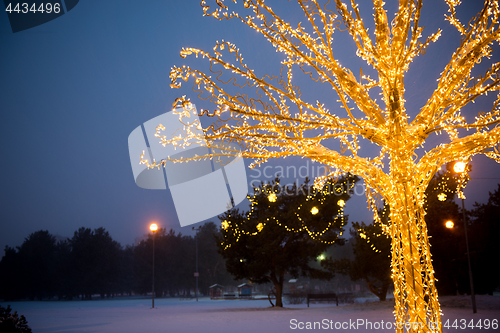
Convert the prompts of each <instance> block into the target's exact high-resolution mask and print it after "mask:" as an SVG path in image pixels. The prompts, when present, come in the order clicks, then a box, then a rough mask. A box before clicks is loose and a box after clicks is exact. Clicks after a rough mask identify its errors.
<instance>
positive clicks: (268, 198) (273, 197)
mask: <svg viewBox="0 0 500 333" xmlns="http://www.w3.org/2000/svg"><path fill="white" fill-rule="evenodd" d="M276 199H277V197H276V193H271V194H269V195H268V196H267V200H269V202H276Z"/></svg>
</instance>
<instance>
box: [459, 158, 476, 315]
mask: <svg viewBox="0 0 500 333" xmlns="http://www.w3.org/2000/svg"><path fill="white" fill-rule="evenodd" d="M453 170H454V171H455V172H456V173H458V174H461V175H465V173H466V172H467V164H466V163H465V162H461V161H459V162H456V163H455V165H454V166H453ZM457 193H458V197H459V198H460V199H462V212H463V220H464V231H465V246H466V249H467V262H468V264H469V282H470V295H471V298H472V313H476V312H477V308H476V295H475V294H474V282H473V280H472V269H471V265H470V252H469V240H468V238H467V221H466V220H465V203H464V202H465V195H464V193H463V192H462V191H461V190H459V191H458V192H457Z"/></svg>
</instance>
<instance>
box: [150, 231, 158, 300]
mask: <svg viewBox="0 0 500 333" xmlns="http://www.w3.org/2000/svg"><path fill="white" fill-rule="evenodd" d="M149 229H150V230H151V231H152V232H153V293H152V302H153V303H152V309H154V308H155V232H156V230H158V226H157V225H156V223H153V224H151V225H150V226H149Z"/></svg>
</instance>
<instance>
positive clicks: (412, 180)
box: [141, 0, 500, 332]
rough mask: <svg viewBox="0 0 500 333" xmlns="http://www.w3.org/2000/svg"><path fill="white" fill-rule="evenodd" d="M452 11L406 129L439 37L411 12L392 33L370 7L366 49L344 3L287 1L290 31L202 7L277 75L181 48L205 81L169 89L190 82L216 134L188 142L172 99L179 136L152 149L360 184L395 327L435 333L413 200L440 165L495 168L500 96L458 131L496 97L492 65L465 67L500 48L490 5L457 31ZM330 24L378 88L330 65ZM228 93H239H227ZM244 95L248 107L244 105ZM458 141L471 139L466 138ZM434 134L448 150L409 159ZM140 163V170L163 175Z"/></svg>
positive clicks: (433, 295)
mask: <svg viewBox="0 0 500 333" xmlns="http://www.w3.org/2000/svg"><path fill="white" fill-rule="evenodd" d="M233 2H235V1H234V0H233ZM459 2H460V1H456V0H455V1H454V0H447V1H446V3H447V4H448V6H449V14H448V15H447V16H446V18H447V20H448V21H449V22H450V23H451V24H452V25H453V26H454V27H456V29H457V30H458V31H459V32H460V33H461V34H462V36H463V37H462V41H461V44H460V46H459V47H458V49H457V50H456V51H455V52H454V53H453V55H452V57H451V59H450V61H449V62H448V64H447V65H446V67H445V68H444V70H443V71H442V73H441V76H440V78H439V80H438V82H437V87H436V89H435V90H434V92H433V93H432V95H431V96H430V98H429V99H428V100H427V103H426V104H425V105H424V106H423V107H422V108H421V109H420V111H419V112H418V114H417V115H416V116H415V117H414V118H413V120H411V121H410V119H409V116H408V114H407V113H406V109H405V99H404V93H405V85H404V80H403V79H404V75H405V73H406V72H407V71H408V69H409V66H410V64H411V63H412V61H413V60H414V58H415V57H416V56H418V55H419V54H421V53H424V52H425V50H426V48H427V47H428V46H429V44H430V43H431V42H434V41H436V40H437V39H438V38H439V36H440V34H441V30H438V31H437V32H435V33H434V34H432V35H430V36H429V37H427V39H425V40H421V33H422V30H423V28H422V27H421V26H419V22H420V21H419V20H420V13H421V8H422V0H413V1H411V0H406V1H405V0H400V1H399V9H398V11H397V13H396V14H395V17H394V19H393V20H392V22H390V21H389V20H388V17H387V14H386V10H385V9H384V2H383V1H381V0H373V6H374V13H375V15H374V20H375V31H374V38H372V37H370V35H369V34H368V31H367V28H366V27H365V25H364V23H363V20H362V18H361V13H360V11H359V9H358V6H357V5H356V3H355V1H354V0H351V3H350V7H348V6H347V5H346V4H344V3H342V2H341V1H340V0H335V5H336V10H337V12H338V15H337V14H335V13H334V12H333V11H331V10H329V9H327V5H328V4H325V5H320V4H319V3H318V1H317V0H309V1H306V0H298V3H299V5H300V7H301V8H302V10H303V12H304V14H305V17H306V19H307V24H308V27H307V29H306V27H305V25H304V26H303V25H302V24H299V25H298V26H297V27H292V25H291V24H289V23H287V22H285V21H284V20H283V19H281V18H280V17H279V16H278V15H277V14H276V13H275V12H274V11H273V10H272V9H271V8H270V7H269V6H267V5H266V4H265V3H264V1H261V0H246V1H244V7H245V10H247V11H250V12H251V13H249V14H248V15H245V16H240V15H239V14H238V13H235V12H232V11H230V9H229V8H228V5H226V4H225V3H224V2H223V0H217V1H216V4H214V5H213V6H210V5H207V4H206V2H205V1H202V6H203V11H204V13H205V15H207V16H212V17H214V18H216V19H218V20H225V19H234V20H240V21H241V22H242V23H243V24H246V25H248V26H249V27H251V28H253V29H255V30H256V31H257V32H259V33H260V34H262V35H263V36H264V37H265V38H266V39H267V40H268V41H269V42H270V43H271V44H272V45H273V46H274V47H275V48H276V50H277V51H279V52H281V53H282V54H283V55H284V58H285V59H284V60H283V61H282V65H283V67H282V70H281V73H280V75H279V76H270V75H265V76H262V77H261V76H257V75H256V73H255V71H253V70H252V69H250V68H249V67H248V66H247V65H246V64H245V63H244V62H243V57H242V56H241V54H240V51H239V49H238V48H237V47H236V46H235V45H234V44H232V43H230V42H227V41H222V42H217V43H216V45H215V47H214V48H213V52H212V53H209V52H205V51H203V50H199V49H195V48H185V49H183V50H182V51H181V56H182V57H186V56H189V55H195V56H196V57H199V56H201V57H203V58H206V59H208V61H209V63H210V71H211V72H212V73H213V74H216V76H215V77H211V76H209V75H207V74H205V73H203V72H202V71H199V70H196V69H193V68H190V67H187V66H183V67H174V68H173V69H172V71H171V73H170V78H171V81H172V83H171V86H172V87H174V88H178V87H180V86H181V84H182V82H183V81H188V80H194V90H195V91H196V92H198V93H199V97H201V98H203V99H208V100H210V101H211V102H213V103H215V104H216V105H217V108H216V109H215V111H213V112H210V111H206V110H205V111H201V112H200V115H205V116H209V117H213V119H214V120H215V122H214V123H213V124H212V125H211V126H210V127H208V128H206V129H203V132H204V135H203V136H200V135H197V134H195V133H196V131H194V130H192V129H194V128H201V126H200V124H199V123H197V122H191V123H189V121H187V117H189V112H188V110H189V108H190V105H191V104H190V102H189V100H187V99H186V98H184V97H183V98H179V99H178V100H176V102H175V103H174V108H179V107H180V108H181V109H180V110H181V111H180V112H178V113H179V117H180V120H181V121H182V122H183V123H184V124H185V131H184V133H183V134H182V135H179V136H175V137H172V138H167V137H162V136H161V133H160V132H161V128H159V129H158V133H157V136H158V137H159V138H161V140H162V143H163V144H164V145H176V146H180V147H185V146H187V145H190V144H192V143H198V144H200V145H202V146H205V147H209V148H213V149H214V150H212V154H210V155H205V156H195V157H193V158H190V159H189V160H196V159H204V158H217V157H218V156H224V155H238V156H242V157H246V158H250V159H252V160H253V164H252V165H251V166H252V167H253V166H256V165H260V164H261V163H263V162H266V161H267V160H269V159H271V158H276V157H283V158H285V157H288V156H301V157H307V158H309V159H311V160H313V161H317V162H320V163H323V164H324V165H326V166H328V167H329V168H330V169H329V172H327V173H326V174H325V175H324V176H322V177H318V178H317V179H315V184H316V185H317V186H318V188H321V186H322V184H323V182H324V181H326V180H327V179H328V178H331V177H335V176H338V175H339V173H340V172H348V173H351V174H354V175H358V176H360V177H362V178H363V179H364V181H365V184H366V185H367V191H366V195H367V198H368V202H369V205H370V207H371V208H372V210H373V212H374V218H375V220H379V217H378V215H377V203H378V202H380V200H381V199H384V200H385V202H386V203H387V204H388V205H389V206H390V220H391V221H392V223H391V224H390V225H386V224H384V223H382V222H381V221H380V223H381V224H382V227H383V231H384V232H385V233H386V234H387V235H389V236H390V237H391V239H392V263H391V264H392V279H393V281H394V287H395V292H394V294H395V298H396V300H395V301H396V305H395V317H396V321H397V322H411V323H420V324H421V325H420V328H419V329H418V331H422V332H423V331H426V332H427V331H441V319H440V315H441V310H440V306H439V303H438V295H437V291H436V288H435V279H434V269H433V267H432V262H431V254H430V248H429V242H428V237H427V229H426V225H425V222H424V215H425V210H424V208H423V206H424V197H425V196H424V192H425V190H426V188H427V186H428V184H429V182H430V180H431V179H432V177H433V175H434V174H435V173H436V171H437V170H438V169H439V168H440V167H441V166H442V165H443V164H445V163H448V162H451V161H454V160H466V159H469V158H470V157H471V156H473V155H475V154H484V155H486V156H488V157H490V158H493V159H495V160H496V161H497V162H499V161H500V154H499V151H498V147H497V146H498V143H499V141H500V127H499V126H498V123H499V122H500V117H499V115H500V108H499V103H500V95H498V96H497V98H496V100H495V101H494V102H493V107H492V108H491V110H489V111H486V112H481V113H479V114H478V116H477V117H476V118H475V120H474V122H470V123H468V122H466V120H465V118H464V117H463V116H462V115H461V109H462V108H463V107H464V106H465V105H467V104H469V103H471V102H473V101H474V100H475V99H476V98H477V97H479V96H481V95H484V94H486V93H488V92H497V93H498V91H499V87H500V77H499V75H498V70H499V68H500V63H498V62H497V63H493V64H491V66H490V67H489V68H488V69H487V70H486V71H485V72H484V73H483V75H482V76H478V77H474V76H473V74H472V69H473V68H474V65H475V64H476V63H478V62H480V61H481V60H482V59H484V58H490V57H491V56H492V52H493V51H492V48H491V45H492V44H493V42H498V41H500V30H499V15H500V10H499V3H498V1H493V0H492V1H489V0H487V1H485V4H484V9H483V10H482V11H481V12H480V13H479V14H478V15H477V16H476V17H475V18H473V19H472V20H471V22H470V24H468V25H464V24H462V23H461V22H460V21H459V20H458V18H457V15H456V8H455V7H456V6H457V5H458V3H459ZM341 23H343V24H344V25H345V26H346V27H347V31H348V33H349V34H350V35H351V36H352V39H353V40H354V42H355V43H356V46H357V55H358V56H359V57H361V58H362V59H364V60H366V62H367V63H368V64H369V65H370V66H371V67H373V69H374V70H375V71H376V72H377V73H378V77H377V78H373V79H372V78H370V77H369V76H367V75H363V74H362V73H360V78H359V79H357V78H356V77H355V76H354V75H353V73H352V72H351V71H350V70H349V69H347V68H344V67H343V66H342V65H341V64H340V63H339V61H338V59H336V58H335V56H334V52H333V48H332V41H333V38H332V36H333V33H334V32H335V30H336V29H337V28H338V26H339V25H340V24H341ZM306 30H309V31H312V33H308V32H306ZM223 53H229V56H232V57H233V58H234V60H233V62H229V61H226V60H223ZM292 67H295V68H299V69H300V70H302V71H303V73H305V74H306V75H307V76H309V77H310V78H311V79H312V80H314V81H316V82H321V83H323V84H325V85H329V86H331V88H332V89H333V90H334V91H335V92H336V94H337V95H338V97H339V102H340V106H341V108H342V109H343V111H342V112H343V113H344V114H345V116H343V117H341V116H338V115H336V114H333V113H331V112H330V111H329V110H328V109H327V108H326V107H325V105H323V104H321V103H320V102H316V103H309V102H307V101H305V100H303V99H302V98H301V94H300V90H299V88H298V87H297V86H294V85H292ZM223 72H231V73H232V75H233V78H231V79H230V80H228V81H224V80H223V79H222V77H221V76H222V73H223ZM237 80H243V81H244V83H237V82H238V81H237ZM231 83H232V84H231ZM373 88H377V92H378V91H379V90H380V91H381V92H382V95H383V98H382V102H380V103H377V102H376V100H374V99H373V98H372V97H371V95H370V93H372V94H373V91H372V89H373ZM237 89H241V90H242V91H241V92H236V93H234V92H233V91H234V90H237ZM248 91H252V92H253V95H251V94H248V93H246V92H248ZM206 94H208V97H206ZM252 96H255V97H252ZM349 101H352V102H354V104H355V106H356V107H357V109H358V110H355V111H356V112H361V113H362V114H363V116H362V117H356V116H355V115H354V114H356V113H355V112H353V110H354V108H352V107H350V106H349ZM177 110H179V109H177ZM338 113H340V111H339V112H338ZM463 130H474V133H472V134H471V133H470V132H467V133H465V131H463ZM439 132H445V133H446V134H447V135H448V136H449V142H447V143H442V144H439V145H437V146H436V147H434V148H433V149H431V150H430V151H428V152H426V153H425V154H424V155H423V156H422V157H421V158H420V159H418V158H415V150H416V149H417V148H418V147H419V146H421V145H422V144H424V143H425V142H426V140H427V138H428V136H429V135H430V134H431V133H439ZM464 134H465V135H464ZM359 138H362V139H365V140H368V141H369V142H372V143H374V144H376V145H378V146H380V154H379V155H378V157H376V158H363V157H361V156H359V155H358V150H359V142H358V139H359ZM329 139H336V140H339V141H340V143H341V147H342V149H341V151H340V152H337V151H335V150H333V149H330V148H328V147H327V146H326V143H325V141H326V140H329ZM231 142H237V143H239V144H240V145H241V146H242V147H243V148H244V149H243V150H242V151H241V152H240V151H232V150H231V149H226V150H224V149H225V147H227V144H228V143H231ZM384 158H387V159H388V161H389V168H388V170H387V169H385V170H384V164H383V162H382V161H383V159H384ZM141 160H142V162H143V163H146V164H147V165H148V166H150V167H159V166H161V165H162V163H163V162H159V163H157V162H153V163H149V162H148V161H146V160H143V159H142V158H141ZM187 160H188V159H184V160H182V159H181V160H178V161H187ZM429 322H433V323H436V327H428V323H429Z"/></svg>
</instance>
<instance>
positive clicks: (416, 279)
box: [389, 175, 441, 332]
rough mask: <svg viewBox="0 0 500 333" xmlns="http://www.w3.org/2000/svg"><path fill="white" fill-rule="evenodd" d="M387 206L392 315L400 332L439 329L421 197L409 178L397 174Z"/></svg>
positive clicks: (437, 308) (436, 300)
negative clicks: (389, 224)
mask: <svg viewBox="0 0 500 333" xmlns="http://www.w3.org/2000/svg"><path fill="white" fill-rule="evenodd" d="M399 176H401V175H399ZM394 187H395V188H394V198H393V200H391V201H389V203H390V209H391V222H392V223H391V228H392V230H391V236H392V263H391V265H392V279H393V281H394V298H395V302H396V304H395V317H396V322H397V323H404V324H405V326H403V327H397V332H403V331H405V327H406V330H407V329H408V327H409V326H408V325H410V326H411V331H412V332H430V331H432V332H441V319H440V314H441V310H440V307H439V303H438V298H437V291H436V287H435V280H434V269H433V267H432V263H431V259H430V258H431V257H430V246H429V241H428V237H427V227H426V225H425V221H424V215H425V211H424V209H423V200H422V198H421V197H419V193H421V192H420V191H419V189H418V188H417V187H416V186H415V182H414V180H412V179H405V178H401V177H399V181H398V182H397V183H396V184H395V185H394Z"/></svg>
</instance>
